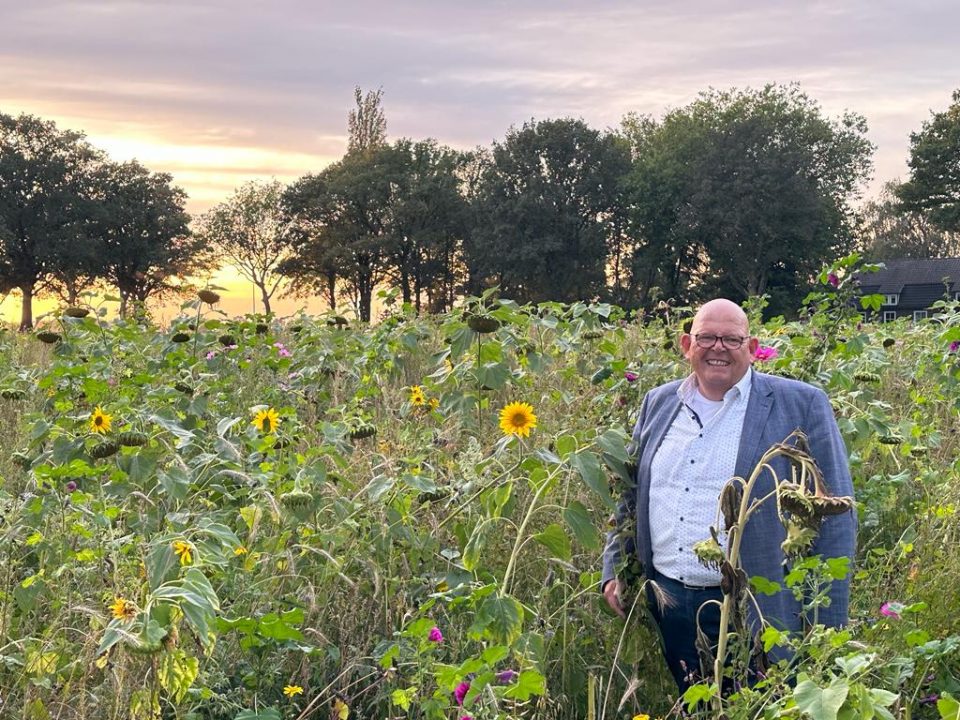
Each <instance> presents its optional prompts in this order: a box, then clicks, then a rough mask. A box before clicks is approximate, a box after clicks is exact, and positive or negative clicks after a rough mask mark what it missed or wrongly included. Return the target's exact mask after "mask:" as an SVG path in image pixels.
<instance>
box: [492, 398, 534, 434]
mask: <svg viewBox="0 0 960 720" xmlns="http://www.w3.org/2000/svg"><path fill="white" fill-rule="evenodd" d="M536 426H537V416H536V415H534V414H533V406H532V405H529V404H528V403H522V402H512V403H510V404H509V405H507V406H506V407H505V408H504V409H503V410H501V411H500V429H501V430H503V434H504V435H517V436H518V437H529V436H530V430H531V429H533V428H535V427H536Z"/></svg>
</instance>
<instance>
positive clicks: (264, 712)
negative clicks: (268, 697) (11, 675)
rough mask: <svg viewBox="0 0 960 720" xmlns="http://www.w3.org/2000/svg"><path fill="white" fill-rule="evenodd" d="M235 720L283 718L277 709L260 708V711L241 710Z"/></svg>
mask: <svg viewBox="0 0 960 720" xmlns="http://www.w3.org/2000/svg"><path fill="white" fill-rule="evenodd" d="M233 720H283V716H282V715H281V714H280V711H279V710H277V709H276V708H272V707H269V708H260V709H259V710H241V711H240V712H239V713H237V716H236V717H235V718H234V719H233Z"/></svg>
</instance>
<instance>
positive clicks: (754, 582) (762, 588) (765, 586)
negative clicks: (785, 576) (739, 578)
mask: <svg viewBox="0 0 960 720" xmlns="http://www.w3.org/2000/svg"><path fill="white" fill-rule="evenodd" d="M750 585H751V587H753V589H754V591H755V592H758V593H761V594H763V595H776V594H777V593H778V592H780V590H781V588H780V583H775V582H773V581H772V580H768V579H767V578H765V577H763V576H762V575H754V576H753V577H752V578H750Z"/></svg>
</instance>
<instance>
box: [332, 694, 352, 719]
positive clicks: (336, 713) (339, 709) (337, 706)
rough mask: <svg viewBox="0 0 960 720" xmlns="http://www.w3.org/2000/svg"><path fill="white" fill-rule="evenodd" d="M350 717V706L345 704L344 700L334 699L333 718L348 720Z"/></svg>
mask: <svg viewBox="0 0 960 720" xmlns="http://www.w3.org/2000/svg"><path fill="white" fill-rule="evenodd" d="M349 717H350V706H349V705H347V703H346V702H344V700H343V698H340V697H336V698H334V699H333V718H334V720H347V718H349Z"/></svg>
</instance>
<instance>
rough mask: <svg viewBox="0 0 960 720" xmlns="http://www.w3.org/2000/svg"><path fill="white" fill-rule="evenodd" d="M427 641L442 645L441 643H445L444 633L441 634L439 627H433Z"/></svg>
mask: <svg viewBox="0 0 960 720" xmlns="http://www.w3.org/2000/svg"><path fill="white" fill-rule="evenodd" d="M427 640H429V641H430V642H435V643H441V642H443V633H442V632H440V628H438V627H432V628H430V632H429V634H428V635H427Z"/></svg>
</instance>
